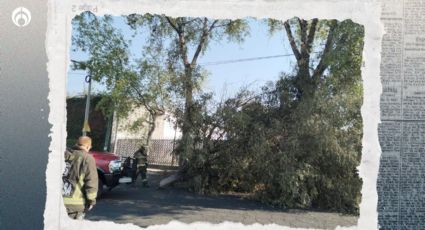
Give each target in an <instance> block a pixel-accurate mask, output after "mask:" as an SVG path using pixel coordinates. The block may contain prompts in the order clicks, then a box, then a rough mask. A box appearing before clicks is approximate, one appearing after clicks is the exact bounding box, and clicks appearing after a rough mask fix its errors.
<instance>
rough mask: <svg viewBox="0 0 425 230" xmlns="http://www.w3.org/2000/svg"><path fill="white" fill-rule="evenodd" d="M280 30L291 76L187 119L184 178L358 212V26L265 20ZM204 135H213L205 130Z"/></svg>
mask: <svg viewBox="0 0 425 230" xmlns="http://www.w3.org/2000/svg"><path fill="white" fill-rule="evenodd" d="M269 24H270V28H271V31H273V32H277V31H282V30H285V32H286V35H287V37H288V39H289V41H290V44H291V48H292V50H293V52H294V56H295V59H296V65H295V67H294V71H293V73H282V76H281V78H280V80H278V81H277V82H275V83H269V84H268V85H266V86H264V88H263V91H262V92H261V93H260V94H255V93H249V92H242V93H241V94H240V95H238V96H237V97H235V98H232V99H229V100H227V101H225V102H223V103H221V104H220V105H219V106H218V108H217V110H216V111H214V112H213V113H209V112H207V109H206V108H207V106H205V105H206V104H207V102H206V101H208V98H206V99H205V100H203V101H202V100H201V101H200V103H198V104H199V106H198V109H199V110H200V111H203V112H200V113H199V114H202V116H199V117H197V120H196V121H194V122H193V124H198V126H196V129H197V130H200V131H199V133H196V135H195V138H194V140H195V142H196V143H195V145H196V146H198V148H196V149H195V152H194V154H192V155H190V156H189V159H190V160H189V161H188V162H189V167H188V168H189V169H188V171H187V173H186V176H187V178H188V180H187V181H188V182H187V185H188V186H189V187H190V188H191V189H193V190H195V191H198V192H201V193H211V192H226V191H235V192H246V193H250V194H253V198H255V199H258V200H260V201H263V202H266V203H270V204H273V205H276V206H280V207H287V208H319V209H326V210H333V211H341V212H348V213H354V214H356V213H358V205H359V201H360V189H361V184H362V183H361V179H360V178H359V176H358V174H357V169H356V167H357V166H358V165H359V163H360V156H361V138H362V119H361V114H360V107H361V104H362V93H363V92H362V82H361V70H360V69H361V62H362V58H361V57H362V50H363V37H364V31H363V27H362V26H360V25H357V24H355V23H353V22H352V21H349V20H346V21H342V22H337V21H334V20H330V21H328V20H317V19H313V20H311V21H305V20H302V19H298V18H295V19H291V20H288V21H286V22H280V21H269ZM211 133H214V135H212V134H211Z"/></svg>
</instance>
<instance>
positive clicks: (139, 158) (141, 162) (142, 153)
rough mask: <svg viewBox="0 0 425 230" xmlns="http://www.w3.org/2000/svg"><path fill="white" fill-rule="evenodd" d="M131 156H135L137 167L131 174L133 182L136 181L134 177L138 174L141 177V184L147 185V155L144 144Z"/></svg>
mask: <svg viewBox="0 0 425 230" xmlns="http://www.w3.org/2000/svg"><path fill="white" fill-rule="evenodd" d="M133 156H134V158H135V166H136V168H137V169H136V172H135V174H134V176H133V183H136V179H137V177H138V176H139V174H140V177H141V178H142V186H143V187H149V184H148V179H147V175H146V174H147V170H148V155H147V151H146V148H145V147H144V146H142V147H140V148H139V149H138V150H137V151H136V152H135V153H134V155H133Z"/></svg>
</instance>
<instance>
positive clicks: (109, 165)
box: [89, 151, 131, 197]
mask: <svg viewBox="0 0 425 230" xmlns="http://www.w3.org/2000/svg"><path fill="white" fill-rule="evenodd" d="M89 153H90V154H91V155H92V156H93V158H94V159H95V161H96V167H97V174H98V176H99V189H98V193H97V195H98V197H100V196H101V195H102V193H103V191H104V186H105V187H107V189H108V190H111V189H112V188H114V187H115V186H117V185H119V184H120V183H130V182H131V177H127V176H126V175H124V173H123V162H122V161H121V158H120V157H119V156H118V155H116V154H113V153H109V152H99V151H90V152H89Z"/></svg>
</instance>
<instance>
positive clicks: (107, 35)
mask: <svg viewBox="0 0 425 230" xmlns="http://www.w3.org/2000/svg"><path fill="white" fill-rule="evenodd" d="M73 25H74V30H75V31H74V33H73V37H72V41H73V47H74V49H75V50H81V51H83V52H86V53H87V54H88V57H89V58H88V59H87V60H73V68H74V69H85V70H88V71H89V73H90V75H91V76H92V78H93V79H94V80H95V81H99V82H101V83H102V84H103V85H104V86H105V87H106V91H107V92H106V93H105V96H104V97H103V98H102V101H100V102H99V104H98V108H100V109H101V110H102V111H103V112H104V114H106V115H108V116H110V115H112V114H113V113H114V112H115V114H116V115H118V117H127V116H128V115H129V114H131V113H132V112H133V111H134V109H137V108H140V107H142V108H144V109H145V111H147V115H141V117H139V118H138V119H136V121H135V122H134V123H132V124H131V127H130V129H133V130H140V129H142V127H144V126H148V127H149V128H148V133H147V138H146V142H145V143H143V144H144V145H148V143H149V140H150V137H151V135H152V133H153V131H154V129H155V120H156V118H157V117H158V116H161V115H164V114H165V112H166V111H165V109H166V107H167V106H169V105H170V104H171V98H172V94H173V90H172V89H171V88H170V87H171V85H172V82H173V81H174V80H173V75H172V74H170V72H169V71H168V70H167V69H166V68H165V67H164V66H163V65H162V64H161V63H163V62H164V60H162V59H161V58H163V56H161V55H158V53H154V54H153V53H152V52H150V51H151V50H150V49H149V48H146V49H145V50H146V51H147V52H145V53H144V55H143V56H142V57H141V58H137V59H136V58H131V57H132V56H131V55H132V54H131V52H130V50H129V48H128V47H129V44H130V42H131V41H129V40H126V39H125V38H124V35H123V34H122V32H121V31H119V30H118V29H117V28H116V27H114V25H113V19H112V17H111V16H108V15H107V16H104V17H96V16H95V15H93V14H92V13H90V12H85V13H83V14H81V15H78V16H76V17H75V18H74V20H73Z"/></svg>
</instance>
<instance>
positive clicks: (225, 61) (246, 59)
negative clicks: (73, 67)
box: [68, 52, 317, 75]
mask: <svg viewBox="0 0 425 230" xmlns="http://www.w3.org/2000/svg"><path fill="white" fill-rule="evenodd" d="M312 53H317V52H312ZM288 56H294V54H280V55H273V56H262V57H252V58H242V59H233V60H224V61H215V62H205V63H199V65H201V66H211V65H224V64H231V63H238V62H247V61H257V60H264V59H272V58H280V57H288ZM68 74H73V75H87V73H76V72H68Z"/></svg>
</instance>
